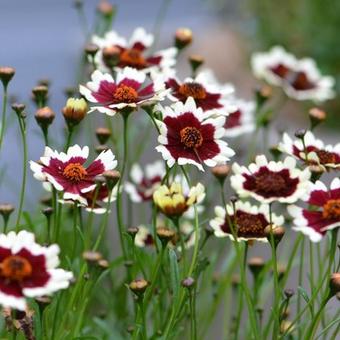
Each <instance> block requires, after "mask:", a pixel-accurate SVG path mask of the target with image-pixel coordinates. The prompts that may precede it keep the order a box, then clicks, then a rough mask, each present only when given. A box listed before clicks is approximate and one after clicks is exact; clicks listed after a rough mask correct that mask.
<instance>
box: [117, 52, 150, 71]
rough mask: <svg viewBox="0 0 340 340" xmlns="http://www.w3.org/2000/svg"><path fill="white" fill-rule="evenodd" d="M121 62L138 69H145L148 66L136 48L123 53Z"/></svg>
mask: <svg viewBox="0 0 340 340" xmlns="http://www.w3.org/2000/svg"><path fill="white" fill-rule="evenodd" d="M120 62H121V63H123V64H125V65H128V66H134V67H136V68H143V67H144V66H145V64H146V63H145V59H144V57H143V55H142V52H141V51H140V50H137V49H136V48H131V49H126V50H125V51H123V52H122V53H121V55H120Z"/></svg>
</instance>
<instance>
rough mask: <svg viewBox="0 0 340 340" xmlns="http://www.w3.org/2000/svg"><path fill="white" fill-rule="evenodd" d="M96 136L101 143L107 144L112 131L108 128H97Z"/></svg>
mask: <svg viewBox="0 0 340 340" xmlns="http://www.w3.org/2000/svg"><path fill="white" fill-rule="evenodd" d="M96 136H97V139H98V142H99V143H100V144H105V143H106V142H107V141H108V140H109V138H110V136H111V131H110V129H108V128H105V127H99V128H98V129H96Z"/></svg>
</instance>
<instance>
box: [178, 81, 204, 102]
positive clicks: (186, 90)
mask: <svg viewBox="0 0 340 340" xmlns="http://www.w3.org/2000/svg"><path fill="white" fill-rule="evenodd" d="M178 92H179V93H180V94H181V95H182V96H185V97H193V98H194V99H204V98H205V97H206V96H207V92H206V91H205V89H204V87H203V86H202V85H201V84H199V83H194V82H192V83H184V84H182V85H181V86H180V87H179V89H178Z"/></svg>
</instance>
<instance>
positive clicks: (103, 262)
mask: <svg viewBox="0 0 340 340" xmlns="http://www.w3.org/2000/svg"><path fill="white" fill-rule="evenodd" d="M97 264H98V266H99V267H100V268H102V269H107V268H109V266H110V264H109V261H108V260H105V259H101V260H99V261H98V263H97Z"/></svg>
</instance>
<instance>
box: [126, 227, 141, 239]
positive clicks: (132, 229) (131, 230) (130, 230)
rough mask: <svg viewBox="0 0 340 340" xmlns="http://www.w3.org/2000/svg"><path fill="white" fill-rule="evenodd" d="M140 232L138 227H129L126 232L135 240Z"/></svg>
mask: <svg viewBox="0 0 340 340" xmlns="http://www.w3.org/2000/svg"><path fill="white" fill-rule="evenodd" d="M138 231H139V228H138V227H129V228H127V230H126V232H127V233H128V234H129V235H130V236H131V237H132V239H134V238H135V237H136V235H137V233H138Z"/></svg>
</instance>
